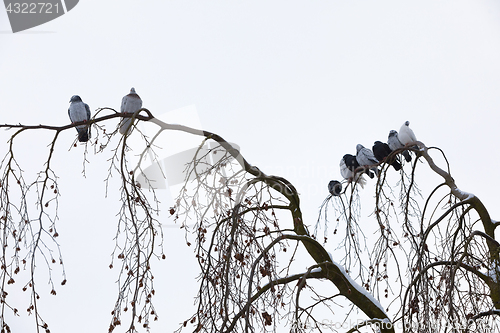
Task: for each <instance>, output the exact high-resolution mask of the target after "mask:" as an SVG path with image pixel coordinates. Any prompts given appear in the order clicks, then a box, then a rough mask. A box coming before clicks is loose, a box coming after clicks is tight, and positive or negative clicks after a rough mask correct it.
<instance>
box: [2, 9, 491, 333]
mask: <svg viewBox="0 0 500 333" xmlns="http://www.w3.org/2000/svg"><path fill="white" fill-rule="evenodd" d="M0 50H1V52H0V110H1V119H0V123H23V124H39V123H43V124H48V125H64V124H68V123H69V119H68V115H67V109H68V105H69V103H68V102H69V99H70V97H71V96H72V95H74V94H78V95H80V96H81V97H82V99H83V100H84V101H85V102H86V103H88V104H89V105H90V108H91V109H92V110H95V109H96V108H98V107H105V106H108V107H113V108H116V109H118V108H119V106H120V102H121V98H122V96H124V95H125V94H127V93H128V91H129V90H130V88H131V87H135V88H136V90H137V92H138V94H139V95H140V96H141V97H142V100H143V106H144V107H146V108H148V109H149V110H151V111H152V112H153V114H158V115H160V114H164V113H167V112H169V111H172V110H176V109H179V108H183V107H187V106H191V109H190V110H196V111H195V112H194V114H195V116H196V117H195V116H192V117H190V118H189V119H187V120H186V122H190V124H200V125H201V126H202V127H203V129H205V130H209V131H212V132H216V133H218V134H219V135H221V136H222V137H224V138H225V139H227V140H228V141H231V142H235V143H237V144H238V145H239V146H240V147H241V152H242V154H243V155H244V156H245V157H246V158H247V160H248V161H249V162H250V163H252V164H254V165H257V166H259V168H261V169H262V170H264V171H265V172H267V173H271V174H279V175H280V176H283V177H285V178H287V179H288V180H290V181H291V182H292V183H293V184H294V185H295V186H296V187H297V188H298V191H299V192H300V193H301V195H302V205H303V206H302V209H303V211H304V215H305V218H306V223H307V224H309V225H313V224H314V222H315V221H316V218H317V211H318V206H319V205H320V204H321V202H322V201H323V199H324V198H325V197H326V195H327V194H328V193H327V191H326V185H327V183H328V181H329V180H331V179H339V178H340V173H339V170H338V164H339V160H340V158H341V157H342V156H343V155H344V154H345V153H351V154H353V153H354V152H355V146H356V144H357V143H362V144H363V145H365V146H366V147H371V146H372V144H373V142H374V141H375V140H381V141H385V140H386V139H387V135H388V133H389V130H391V129H396V130H398V129H399V127H400V126H401V124H402V123H403V122H404V121H406V120H409V121H410V122H411V127H412V128H413V130H414V131H415V134H416V136H417V138H418V139H419V140H421V141H423V142H424V143H425V144H426V145H427V146H438V147H440V148H442V149H443V150H444V151H445V153H446V154H447V157H448V159H449V161H450V163H451V171H452V175H453V177H454V179H455V180H456V182H457V185H458V186H459V187H460V188H461V189H462V190H464V191H467V192H472V193H474V194H476V195H477V196H479V198H480V199H481V200H483V202H484V203H485V205H486V207H487V208H489V210H490V213H491V214H492V217H493V218H494V219H495V218H496V219H500V208H499V207H500V206H499V205H498V202H500V192H499V191H498V189H497V188H496V186H498V184H499V183H500V177H499V176H498V174H499V173H498V171H497V166H498V165H499V162H500V158H499V156H498V142H499V139H498V133H499V131H498V118H499V117H498V114H499V108H500V93H499V92H500V2H498V1H497V0H492V1H480V0H475V1H460V0H450V1H412V2H409V1H405V2H401V1H376V2H375V1H372V2H367V1H188V0H186V1H161V2H160V1H155V2H153V1H131V0H127V1H125V0H123V1H120V2H116V1H114V2H111V1H106V2H105V1H97V0H86V1H80V3H79V4H78V5H77V6H76V7H75V8H74V9H73V10H71V11H70V12H69V13H67V14H66V15H63V16H62V17H60V18H58V19H55V20H53V21H51V22H48V23H46V24H44V25H41V26H38V27H35V28H32V29H30V30H28V31H25V32H21V33H16V34H12V33H11V32H10V26H9V22H8V19H7V15H6V12H5V11H4V10H3V9H0ZM164 116H165V118H164V120H165V121H169V119H168V114H166V115H164ZM195 118H196V119H195ZM39 135H41V137H43V138H45V139H48V136H47V135H44V134H43V133H41V132H40V133H39ZM75 135H76V131H66V132H64V133H63V134H62V140H61V143H60V146H59V147H58V148H59V151H58V154H57V156H56V158H57V161H59V163H61V164H60V165H58V166H55V169H56V172H58V175H59V176H60V183H61V187H62V189H61V194H62V195H63V197H62V199H61V204H60V222H59V223H60V225H61V228H62V229H63V231H62V232H61V233H60V234H61V237H60V242H61V245H62V247H63V248H62V250H63V255H64V258H65V261H66V273H67V275H68V284H67V286H65V287H59V288H58V295H57V296H56V297H53V296H50V295H48V293H47V295H43V298H44V300H43V302H47V303H44V304H48V305H49V306H50V308H45V309H42V314H44V315H45V317H46V318H47V320H48V322H49V324H50V325H51V332H52V333H62V332H68V331H71V332H75V333H80V332H82V333H83V332H90V331H104V330H106V329H107V327H108V324H109V318H110V316H109V313H110V311H111V310H112V308H113V305H114V299H115V293H116V291H117V287H116V285H115V284H114V281H115V279H116V273H117V272H115V271H110V270H109V269H107V266H108V265H109V261H110V259H109V256H110V253H111V251H112V248H113V240H112V238H113V236H114V233H113V230H114V227H115V226H116V220H114V216H115V214H116V213H117V210H114V211H111V212H109V209H108V211H107V210H106V208H107V206H106V203H105V201H104V194H105V191H104V183H103V179H104V178H105V175H106V173H105V169H107V166H106V163H105V159H102V158H100V157H95V158H94V157H93V156H89V158H88V159H89V160H90V161H91V162H90V165H89V166H87V171H88V174H87V177H86V178H83V177H82V176H81V165H82V159H83V157H82V152H83V147H82V146H79V147H77V148H74V149H72V150H71V151H68V149H69V147H70V144H71V142H72V140H74V136H75ZM1 138H2V140H3V141H2V142H3V146H4V149H2V150H1V153H2V155H3V154H4V152H5V147H6V139H7V136H6V135H5V133H2V136H1ZM64 140H65V141H66V142H67V144H66V145H64V144H63V143H62V142H63V141H64ZM47 143H48V141H46V142H45V141H43V140H39V139H38V137H37V136H35V137H32V139H30V140H20V142H19V146H18V149H19V151H18V154H19V155H20V156H21V157H20V158H24V159H26V160H27V161H30V160H31V159H32V158H33V157H40V156H42V155H43V154H46V144H47ZM173 144H176V143H175V142H174V143H173ZM0 147H1V146H0ZM30 168H33V170H35V171H36V170H39V169H40V168H41V165H29V166H27V167H26V169H27V170H30ZM422 182H425V179H423V180H422ZM370 191H371V192H370ZM167 192H168V191H164V192H162V193H163V194H161V195H162V196H163V197H162V198H163V202H164V205H165V207H170V206H171V205H172V202H171V201H170V200H171V199H170V196H169V194H168V193H167ZM366 195H368V196H371V195H373V190H370V189H367V194H366ZM115 203H116V202H113V204H115ZM108 207H109V206H108ZM370 211H371V208H367V209H366V210H365V211H364V213H366V216H368V214H369V213H370ZM368 219H369V218H368V217H367V220H368ZM165 223H166V224H169V223H170V224H172V221H165ZM367 223H369V222H367ZM165 230H166V233H167V243H168V244H167V245H168V246H167V250H166V251H167V260H166V263H165V262H164V263H162V266H161V267H160V271H161V272H163V276H160V275H161V273H158V274H156V275H157V276H156V284H157V289H158V292H159V291H162V292H163V294H161V295H162V296H157V297H158V298H162V299H163V300H164V302H162V305H161V307H160V308H158V309H157V310H158V312H159V313H160V321H159V322H158V323H157V324H154V326H153V332H159V331H162V332H163V331H165V330H162V329H166V330H167V331H172V330H173V329H175V328H177V324H178V323H179V322H181V321H183V320H184V319H185V318H187V317H188V316H189V315H190V314H191V312H192V309H190V308H189V305H191V304H192V301H193V300H192V299H191V298H188V299H187V300H186V299H184V300H183V301H176V302H173V300H174V299H175V298H176V297H182V295H186V293H189V292H191V293H192V295H193V296H194V293H195V291H193V288H192V286H193V285H194V280H193V282H185V281H191V280H190V279H193V278H194V276H195V274H196V266H195V265H196V264H195V262H194V260H193V259H192V256H190V249H187V248H186V246H185V245H184V242H183V235H182V233H181V232H179V231H177V230H176V229H175V228H167V229H165ZM169 251H170V252H169ZM179 265H182V267H183V269H185V270H186V276H188V277H186V276H181V277H180V278H179V277H175V276H174V275H178V273H177V272H178V271H179ZM186 267H187V268H186ZM176 278H177V280H176ZM163 281H165V282H163ZM42 283H43V282H42ZM179 283H183V284H182V285H179ZM19 288H21V286H19ZM108 294H109V295H108ZM51 297H52V298H51ZM50 298H51V299H50ZM184 298H186V297H184ZM45 299H50V300H45ZM172 303H175V304H172ZM21 312H22V315H23V317H21V319H18V320H16V321H14V322H11V324H12V323H14V324H13V325H12V328H13V332H19V331H23V332H28V329H29V331H32V329H33V327H34V326H33V323H32V322H31V321H27V320H25V315H24V311H21ZM82 316H84V317H85V318H86V319H85V322H84V324H82ZM26 325H29V326H26ZM122 328H124V327H122ZM120 332H121V331H120Z"/></svg>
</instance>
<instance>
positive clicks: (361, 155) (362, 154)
mask: <svg viewBox="0 0 500 333" xmlns="http://www.w3.org/2000/svg"><path fill="white" fill-rule="evenodd" d="M356 160H357V161H358V163H359V165H361V166H364V167H370V166H372V165H375V164H378V160H377V159H376V158H375V156H374V155H373V152H372V151H371V150H370V149H368V148H365V147H364V146H363V145H361V144H358V145H357V146H356ZM369 169H370V170H373V171H375V173H376V174H377V176H378V172H379V171H378V169H377V167H373V168H369ZM366 173H367V174H368V176H370V178H373V174H372V173H371V172H370V171H369V170H366Z"/></svg>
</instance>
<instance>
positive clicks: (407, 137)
mask: <svg viewBox="0 0 500 333" xmlns="http://www.w3.org/2000/svg"><path fill="white" fill-rule="evenodd" d="M409 126H410V122H409V121H406V122H405V123H404V124H403V125H401V128H400V129H399V135H398V139H399V141H400V142H401V143H402V144H403V145H405V146H406V145H408V144H409V143H410V142H415V141H417V137H416V136H415V133H413V131H412V129H411V128H410V127H409Z"/></svg>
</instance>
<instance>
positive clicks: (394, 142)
mask: <svg viewBox="0 0 500 333" xmlns="http://www.w3.org/2000/svg"><path fill="white" fill-rule="evenodd" d="M387 144H388V145H389V148H391V150H392V151H394V150H396V149H399V148H403V147H404V145H403V144H402V143H401V141H399V139H398V132H397V131H395V130H391V131H390V132H389V138H388V139H387ZM402 154H403V156H404V158H405V160H406V162H411V156H410V153H409V152H408V150H404V151H403V152H402Z"/></svg>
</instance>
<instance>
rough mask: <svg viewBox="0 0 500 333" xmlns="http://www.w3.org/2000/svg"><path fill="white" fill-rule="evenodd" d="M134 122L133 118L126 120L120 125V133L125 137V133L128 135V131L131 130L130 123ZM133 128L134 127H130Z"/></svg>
mask: <svg viewBox="0 0 500 333" xmlns="http://www.w3.org/2000/svg"><path fill="white" fill-rule="evenodd" d="M131 122H132V119H131V118H124V119H123V120H122V122H121V124H120V133H121V134H123V135H125V133H127V129H128V128H129V126H130V123H131ZM130 127H132V126H130Z"/></svg>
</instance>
